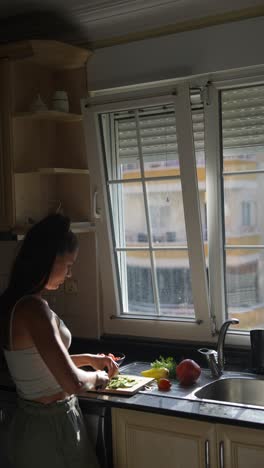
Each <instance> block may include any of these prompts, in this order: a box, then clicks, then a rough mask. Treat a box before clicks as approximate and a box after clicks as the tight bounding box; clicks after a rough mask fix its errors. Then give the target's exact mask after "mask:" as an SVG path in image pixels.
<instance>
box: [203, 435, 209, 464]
mask: <svg viewBox="0 0 264 468" xmlns="http://www.w3.org/2000/svg"><path fill="white" fill-rule="evenodd" d="M209 444H210V442H209V440H206V441H205V446H204V449H205V468H210V445H209Z"/></svg>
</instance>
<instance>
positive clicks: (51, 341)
mask: <svg viewBox="0 0 264 468" xmlns="http://www.w3.org/2000/svg"><path fill="white" fill-rule="evenodd" d="M19 314H20V317H21V318H22V319H23V324H24V327H25V328H26V329H27V331H28V333H29V334H30V335H31V338H32V340H33V342H34V345H35V346H36V348H37V349H38V352H39V354H40V355H41V357H42V359H43V360H44V362H45V363H46V365H47V367H48V368H49V370H50V372H51V373H52V374H53V375H54V377H55V379H56V380H57V382H58V383H59V384H60V386H61V387H62V388H63V390H64V391H65V392H67V393H69V394H72V393H79V392H80V391H82V390H83V389H84V388H85V386H88V387H89V388H94V387H96V386H103V387H105V386H106V385H107V383H108V381H109V377H108V375H107V374H106V372H103V371H96V372H93V371H92V372H86V371H84V370H82V369H78V367H77V366H76V365H75V364H74V362H73V360H72V359H71V357H70V355H69V353H68V351H67V349H66V348H65V346H64V344H63V342H62V340H61V337H60V333H59V330H58V326H57V323H56V319H55V316H54V314H52V312H51V310H50V309H49V307H48V304H47V303H46V302H45V301H43V300H42V299H41V298H38V297H31V298H30V299H28V300H27V301H25V302H23V305H21V309H20V311H19Z"/></svg>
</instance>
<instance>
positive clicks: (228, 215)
mask: <svg viewBox="0 0 264 468" xmlns="http://www.w3.org/2000/svg"><path fill="white" fill-rule="evenodd" d="M263 198H264V174H235V175H230V176H229V175H225V176H224V213H225V235H226V244H228V245H252V246H254V245H261V244H264V213H263V202H262V200H263Z"/></svg>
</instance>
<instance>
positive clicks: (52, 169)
mask: <svg viewBox="0 0 264 468" xmlns="http://www.w3.org/2000/svg"><path fill="white" fill-rule="evenodd" d="M90 55H91V52H90V51H89V50H87V49H82V48H79V47H75V46H72V45H69V44H64V43H60V42H57V41H45V40H43V41H40V40H33V41H23V42H19V43H14V44H7V45H4V46H1V47H0V66H1V68H0V70H1V74H0V83H1V90H0V92H1V102H0V112H1V124H0V125H1V153H0V154H1V156H0V164H1V165H0V177H1V202H0V216H1V223H0V229H1V230H2V231H3V230H10V229H12V230H14V231H16V230H17V231H19V230H22V231H23V230H24V229H27V227H28V226H29V225H30V224H31V223H33V222H36V221H38V220H39V219H41V218H42V217H43V216H45V215H47V214H48V213H49V212H53V211H56V210H58V209H59V210H61V211H62V212H63V213H64V214H66V215H68V216H70V218H71V219H72V222H73V223H77V224H78V229H80V225H81V223H83V226H88V227H89V221H90V206H91V200H90V198H91V197H90V189H89V168H88V165H87V164H88V163H87V157H86V151H85V141H84V130H83V123H82V114H81V104H80V101H81V98H83V97H85V96H86V95H87V80H86V63H87V60H88V58H89V56H90ZM58 91H60V92H62V91H63V92H64V93H66V96H67V98H68V109H67V110H66V111H61V110H57V109H54V94H55V93H56V92H58ZM39 100H41V102H42V103H43V104H44V106H45V107H44V108H37V106H36V103H37V102H38V101H39Z"/></svg>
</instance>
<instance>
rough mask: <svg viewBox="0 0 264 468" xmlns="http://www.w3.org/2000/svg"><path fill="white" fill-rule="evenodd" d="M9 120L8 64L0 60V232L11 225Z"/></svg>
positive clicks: (11, 188)
mask: <svg viewBox="0 0 264 468" xmlns="http://www.w3.org/2000/svg"><path fill="white" fill-rule="evenodd" d="M10 118H11V117H10V64H9V62H8V60H0V231H7V230H9V229H10V227H11V226H12V224H13V179H12V171H13V166H12V161H11V125H10Z"/></svg>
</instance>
